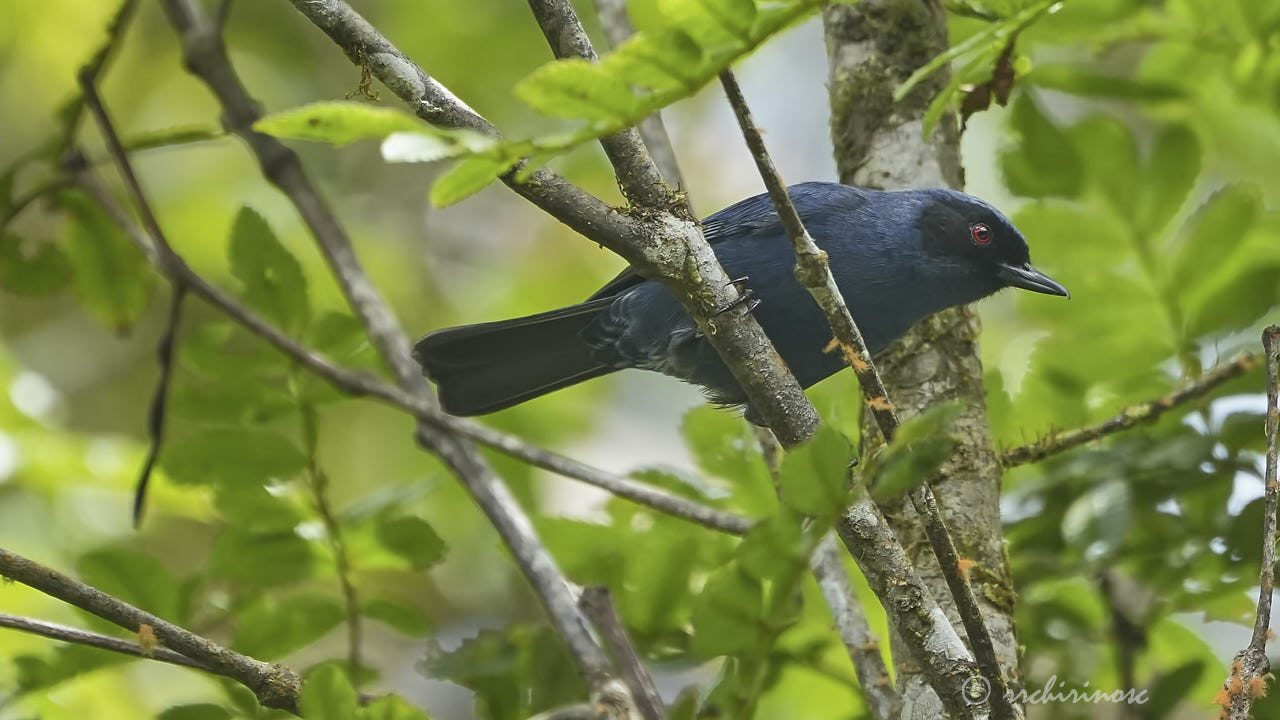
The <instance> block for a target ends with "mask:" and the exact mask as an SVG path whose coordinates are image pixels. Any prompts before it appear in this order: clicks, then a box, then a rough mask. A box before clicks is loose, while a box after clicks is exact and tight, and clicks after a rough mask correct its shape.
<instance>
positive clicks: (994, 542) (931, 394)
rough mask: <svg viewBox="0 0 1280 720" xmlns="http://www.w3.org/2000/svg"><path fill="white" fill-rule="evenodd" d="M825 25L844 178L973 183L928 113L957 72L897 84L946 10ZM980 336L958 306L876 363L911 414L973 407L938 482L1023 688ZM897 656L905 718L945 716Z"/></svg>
mask: <svg viewBox="0 0 1280 720" xmlns="http://www.w3.org/2000/svg"><path fill="white" fill-rule="evenodd" d="M823 21H824V24H825V28H826V38H827V51H828V58H829V61H830V73H831V75H830V84H829V87H830V92H831V111H832V117H831V133H832V139H833V141H834V144H835V151H836V163H837V166H838V167H839V170H840V180H841V182H845V183H849V184H853V185H859V186H862V187H871V188H884V189H899V188H908V187H953V188H961V187H963V184H964V172H963V169H962V167H961V165H960V145H959V140H960V133H959V128H958V127H957V125H956V122H955V119H954V117H951V116H948V117H945V118H944V119H943V120H942V122H940V123H939V124H938V127H937V129H936V130H934V132H933V133H932V135H930V136H929V137H928V138H924V137H923V136H922V128H923V118H924V113H925V109H926V108H927V107H928V104H929V102H930V100H931V99H932V98H933V97H934V96H935V95H936V94H937V92H938V91H939V90H940V89H941V87H942V86H943V85H944V84H945V83H946V81H947V77H948V73H947V72H946V71H945V70H944V71H941V72H939V73H936V74H934V75H933V76H932V77H930V78H929V79H928V80H927V81H925V82H923V83H921V84H920V85H919V86H917V87H916V89H915V90H913V91H912V92H911V93H910V94H909V95H908V96H907V97H905V98H903V100H902V101H901V102H898V103H894V102H893V90H894V88H895V87H897V86H898V85H899V84H900V83H902V82H903V81H904V80H906V79H907V77H908V76H910V75H911V73H912V72H913V71H915V69H916V68H918V67H920V66H921V65H923V64H925V63H926V62H928V61H929V60H930V59H932V58H933V57H934V56H936V55H937V54H939V53H941V52H943V51H944V50H946V49H947V46H948V39H947V25H946V15H945V12H944V10H943V8H942V6H941V5H940V4H939V3H938V2H936V1H934V0H863V1H862V2H860V3H857V4H843V3H840V4H832V5H830V6H828V7H827V8H826V9H825V11H824V12H823ZM978 333H979V324H978V318H977V316H976V315H975V314H974V313H973V311H972V310H971V309H969V308H958V309H953V310H948V311H946V312H943V313H939V314H938V315H935V316H933V317H930V318H928V319H926V320H924V321H921V322H920V323H918V324H917V326H916V327H914V328H913V329H912V330H911V331H910V332H909V333H907V335H906V336H905V337H904V338H902V339H901V340H899V341H898V342H896V343H894V344H893V345H891V346H890V347H889V348H888V349H886V350H885V351H884V352H883V353H881V355H880V356H878V357H877V366H878V367H879V369H880V372H881V374H882V376H883V379H884V381H885V384H886V386H887V388H888V391H889V397H890V399H892V401H893V402H894V404H895V405H896V406H897V407H898V409H899V412H900V413H901V414H902V416H903V417H904V418H908V417H911V416H912V415H914V414H916V413H918V412H920V411H921V410H922V409H924V408H926V407H929V406H931V405H933V404H936V403H938V402H942V401H945V400H950V399H958V400H960V401H962V402H963V404H964V407H965V410H964V412H963V414H962V415H961V417H960V419H959V420H958V421H957V424H956V425H955V426H954V427H953V431H954V432H956V433H957V434H958V435H959V436H960V438H961V442H960V444H959V445H958V447H957V449H956V451H955V454H954V455H953V457H952V458H951V459H950V460H949V461H948V462H947V463H946V465H944V467H943V471H942V475H941V477H939V478H936V479H934V485H933V487H934V490H935V492H936V493H937V495H938V501H939V503H940V505H941V509H942V513H943V516H944V517H945V519H946V521H947V525H948V526H949V527H950V529H951V533H952V535H953V537H954V540H955V543H956V546H957V549H958V551H959V553H960V555H961V556H962V557H963V558H965V559H968V560H971V561H973V562H974V563H976V565H975V566H974V567H973V569H972V572H971V573H970V582H971V583H972V584H973V589H974V593H975V595H977V597H978V600H979V602H980V604H981V606H982V612H983V616H984V617H985V618H986V621H987V624H988V627H989V628H990V630H991V634H992V639H993V641H994V643H995V646H996V651H997V654H998V656H999V658H1000V660H1001V662H1002V664H1003V665H1004V666H1005V668H1006V676H1007V677H1008V678H1009V680H1010V685H1011V686H1012V687H1013V689H1015V690H1016V689H1017V688H1018V687H1019V686H1020V684H1021V682H1020V675H1019V673H1018V671H1017V666H1018V658H1017V639H1016V636H1015V633H1014V625H1013V605H1014V593H1013V589H1012V581H1011V578H1010V576H1009V566H1008V561H1007V557H1006V556H1005V552H1004V547H1003V535H1002V532H1001V524H1000V508H999V500H1000V484H1001V478H1002V471H1001V465H1000V461H999V457H998V456H997V454H996V452H995V449H994V447H993V443H992V439H991V432H990V427H989V425H988V422H987V408H986V391H985V387H984V385H983V381H982V375H983V373H982V363H981V360H980V359H979V355H978V344H977V340H978ZM863 435H864V438H866V442H865V443H864V445H865V447H864V450H867V451H871V450H874V449H875V448H876V447H877V446H878V445H879V443H880V442H881V440H880V437H879V433H878V431H877V429H876V426H875V423H874V422H873V421H872V420H871V419H870V417H869V416H868V417H867V419H866V422H864V425H863ZM884 510H885V512H886V514H887V515H888V517H889V519H890V522H891V523H892V524H893V526H894V530H895V532H896V533H897V535H898V537H899V538H900V540H901V542H902V545H903V546H904V547H906V548H908V552H909V553H910V554H911V560H912V562H913V563H914V564H915V565H916V568H917V571H918V572H919V573H920V574H921V575H922V576H923V577H924V578H925V580H926V582H927V584H928V585H929V587H930V589H931V591H932V593H933V595H934V596H935V597H936V598H937V599H938V601H939V603H940V604H941V606H942V608H943V610H944V611H945V613H946V615H947V617H948V618H949V619H950V620H951V622H952V624H953V625H955V627H956V628H957V629H958V630H961V625H960V623H959V620H958V615H957V614H956V611H955V607H954V605H953V603H952V602H951V593H950V592H949V591H948V589H947V585H946V582H945V580H944V579H943V577H942V575H941V572H940V571H939V569H938V564H937V561H936V560H935V559H934V557H933V554H932V552H931V551H930V548H929V543H928V542H927V540H926V539H925V537H924V533H923V530H922V529H921V527H920V524H919V522H917V520H916V518H915V516H914V513H913V511H912V510H911V507H910V505H909V503H906V502H905V501H904V502H899V503H892V504H888V505H886V506H885V507H884ZM894 657H895V663H896V665H897V672H898V677H899V678H900V682H899V684H898V687H899V690H900V693H901V695H902V701H903V716H904V717H918V718H937V717H941V716H943V708H942V706H941V704H940V702H939V700H938V698H937V696H936V695H934V693H933V691H932V690H930V689H929V687H928V685H927V683H926V682H925V680H924V677H923V676H922V675H921V674H920V669H919V667H917V666H916V664H915V663H914V662H913V661H912V660H911V658H910V656H909V654H908V653H907V652H905V648H904V647H903V646H902V643H901V642H900V641H899V639H898V638H894Z"/></svg>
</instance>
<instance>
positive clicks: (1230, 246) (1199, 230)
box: [1170, 185, 1262, 292]
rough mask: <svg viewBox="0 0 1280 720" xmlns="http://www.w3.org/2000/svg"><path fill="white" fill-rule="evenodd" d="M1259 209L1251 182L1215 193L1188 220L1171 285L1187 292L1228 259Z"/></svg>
mask: <svg viewBox="0 0 1280 720" xmlns="http://www.w3.org/2000/svg"><path fill="white" fill-rule="evenodd" d="M1261 209H1262V197H1261V193H1260V192H1259V191H1258V188H1256V187H1254V186H1252V185H1228V186H1227V187H1225V188H1223V189H1221V190H1219V191H1218V192H1216V193H1214V194H1213V197H1211V198H1209V200H1208V201H1206V202H1205V204H1204V205H1203V206H1201V207H1200V209H1199V210H1197V211H1196V214H1195V215H1194V216H1192V218H1191V220H1190V221H1189V223H1188V226H1189V231H1188V232H1187V237H1186V239H1185V240H1184V241H1183V242H1182V244H1181V247H1180V248H1179V249H1178V253H1177V255H1176V257H1175V258H1174V261H1173V271H1172V273H1171V278H1170V280H1171V282H1172V284H1173V287H1174V288H1176V289H1177V290H1178V291H1179V292H1186V291H1188V290H1190V289H1191V288H1192V287H1194V286H1195V285H1196V284H1197V283H1198V282H1201V281H1203V280H1204V279H1205V276H1206V275H1209V274H1210V270H1211V269H1212V268H1215V267H1218V266H1221V265H1223V264H1224V263H1225V262H1227V261H1228V259H1229V258H1230V257H1231V255H1232V253H1234V252H1235V250H1236V248H1237V247H1239V246H1240V243H1241V242H1243V240H1244V238H1245V235H1246V234H1247V233H1248V231H1249V229H1250V228H1251V227H1253V224H1254V223H1255V222H1256V221H1257V219H1258V214H1259V212H1261Z"/></svg>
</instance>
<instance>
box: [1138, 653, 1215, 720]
mask: <svg viewBox="0 0 1280 720" xmlns="http://www.w3.org/2000/svg"><path fill="white" fill-rule="evenodd" d="M1204 671H1205V664H1204V662H1202V661H1200V660H1192V661H1190V662H1186V663H1183V664H1182V665H1179V666H1178V667H1176V668H1174V669H1173V670H1172V671H1171V672H1168V673H1164V674H1162V675H1161V676H1160V679H1158V680H1156V682H1155V684H1154V685H1153V686H1151V691H1150V695H1149V696H1148V697H1149V698H1150V702H1149V704H1147V705H1146V706H1145V707H1144V708H1143V710H1144V711H1146V712H1149V713H1150V715H1148V716H1147V717H1153V718H1167V717H1171V716H1172V715H1173V710H1174V708H1175V707H1177V705H1178V703H1180V702H1182V701H1183V699H1185V698H1188V697H1189V696H1190V693H1191V691H1192V689H1194V688H1195V686H1196V683H1197V682H1199V680H1200V677H1201V676H1202V675H1204Z"/></svg>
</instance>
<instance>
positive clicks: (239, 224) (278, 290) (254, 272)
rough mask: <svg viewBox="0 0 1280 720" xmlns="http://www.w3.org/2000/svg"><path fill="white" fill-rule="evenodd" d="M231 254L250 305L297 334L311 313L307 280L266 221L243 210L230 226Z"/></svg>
mask: <svg viewBox="0 0 1280 720" xmlns="http://www.w3.org/2000/svg"><path fill="white" fill-rule="evenodd" d="M228 255H229V256H230V260H231V274H232V275H233V276H235V278H236V279H237V280H239V281H240V282H242V283H244V287H245V299H246V300H247V301H248V302H249V304H250V305H251V306H252V307H253V308H254V309H255V310H257V311H258V312H260V313H262V314H263V315H265V316H267V317H268V318H269V319H271V320H273V321H274V322H275V323H276V324H278V325H279V326H280V327H281V328H282V329H284V330H285V331H286V332H289V333H293V334H296V333H298V332H299V331H300V330H301V329H302V327H303V326H304V325H306V323H307V320H308V318H309V317H310V312H311V309H310V306H309V305H308V304H307V279H306V277H305V276H304V275H303V274H302V266H301V265H300V264H298V260H297V259H296V258H295V257H294V256H293V254H292V253H290V252H289V250H288V249H286V248H285V246H284V245H283V244H281V243H280V240H279V239H278V238H276V235H275V233H274V232H272V231H271V226H270V225H268V224H267V220H266V218H264V217H262V216H261V215H259V214H258V213H257V212H255V211H254V210H252V209H250V208H247V207H242V208H240V212H239V213H238V214H237V215H236V219H235V223H234V224H233V225H232V226H231V244H230V246H229V247H228Z"/></svg>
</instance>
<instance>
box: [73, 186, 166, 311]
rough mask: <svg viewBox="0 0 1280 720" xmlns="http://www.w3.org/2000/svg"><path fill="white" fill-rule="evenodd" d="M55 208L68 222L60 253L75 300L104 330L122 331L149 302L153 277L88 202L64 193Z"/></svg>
mask: <svg viewBox="0 0 1280 720" xmlns="http://www.w3.org/2000/svg"><path fill="white" fill-rule="evenodd" d="M59 203H60V204H61V205H62V207H64V208H65V209H66V210H67V211H68V213H69V214H70V216H71V218H72V220H73V222H72V225H71V231H70V233H68V235H67V243H66V248H65V250H66V255H67V259H68V260H69V261H70V263H71V268H72V270H74V274H75V288H76V294H77V295H78V296H79V297H80V300H81V302H83V303H84V304H85V307H87V308H88V309H89V312H90V313H92V314H93V315H95V316H97V318H98V319H99V320H101V321H102V322H104V323H105V324H107V325H108V326H109V327H111V328H113V329H115V330H120V331H123V330H126V329H128V328H129V327H131V326H132V325H133V324H134V323H135V322H137V320H138V318H139V317H141V315H142V313H143V312H144V311H145V310H146V309H147V305H148V304H149V303H150V302H151V293H152V290H153V289H154V286H155V276H154V275H153V274H152V273H151V269H150V267H149V265H148V263H147V259H146V257H144V256H143V254H142V253H141V252H140V251H139V250H138V248H136V247H134V245H133V243H132V242H131V241H130V240H129V238H128V237H126V236H125V234H124V232H123V231H121V230H120V228H119V227H118V226H117V225H116V224H115V223H114V222H112V221H111V219H110V218H108V217H107V215H106V213H104V212H103V210H102V208H100V207H98V205H97V204H96V203H94V202H93V201H92V200H91V199H89V197H88V196H86V195H84V194H83V193H81V192H79V191H75V192H64V193H62V194H61V195H59Z"/></svg>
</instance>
